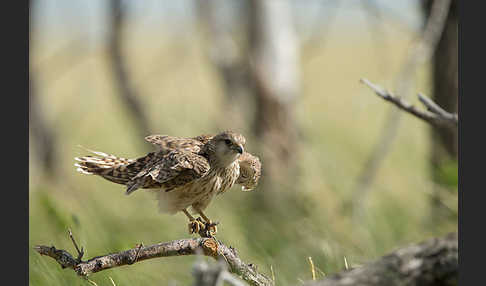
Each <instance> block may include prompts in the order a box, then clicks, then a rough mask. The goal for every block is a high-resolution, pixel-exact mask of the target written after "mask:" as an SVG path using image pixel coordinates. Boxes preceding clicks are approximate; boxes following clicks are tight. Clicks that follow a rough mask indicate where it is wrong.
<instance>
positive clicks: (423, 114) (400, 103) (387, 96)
mask: <svg viewBox="0 0 486 286" xmlns="http://www.w3.org/2000/svg"><path fill="white" fill-rule="evenodd" d="M360 81H361V82H362V83H364V84H366V85H367V86H368V87H370V88H371V89H372V90H373V91H374V92H375V93H376V94H377V95H378V96H379V97H381V98H383V99H384V100H386V101H388V102H391V103H393V104H394V105H396V106H397V107H398V108H400V109H401V110H403V111H405V112H408V113H410V114H412V115H414V116H415V117H418V118H420V119H422V120H424V121H425V122H427V123H430V124H431V125H433V126H437V127H443V126H447V127H449V128H457V124H458V118H457V114H452V113H449V112H447V111H445V110H443V109H442V108H441V107H439V106H438V105H437V104H435V103H434V102H433V101H432V100H430V99H429V98H427V97H425V96H424V95H421V94H419V95H418V97H419V100H420V102H422V103H423V104H424V105H425V107H426V108H427V109H428V110H430V111H426V110H423V111H422V110H419V109H417V108H415V106H413V105H412V104H410V103H408V102H407V101H405V100H403V99H402V98H400V97H398V96H395V95H393V94H391V93H390V92H388V91H387V90H385V89H384V88H382V87H380V86H378V85H376V84H373V83H371V82H370V81H369V80H367V79H364V78H363V79H361V80H360Z"/></svg>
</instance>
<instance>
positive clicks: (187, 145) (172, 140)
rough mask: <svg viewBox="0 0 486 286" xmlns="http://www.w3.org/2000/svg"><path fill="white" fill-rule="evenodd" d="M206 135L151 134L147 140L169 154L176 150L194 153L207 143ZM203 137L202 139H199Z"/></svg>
mask: <svg viewBox="0 0 486 286" xmlns="http://www.w3.org/2000/svg"><path fill="white" fill-rule="evenodd" d="M205 138H206V137H204V135H202V136H198V137H194V138H181V137H175V136H168V135H149V136H147V137H145V141H147V142H149V143H152V144H153V145H155V146H156V148H157V151H162V153H164V154H167V153H169V152H170V151H174V150H184V151H187V152H192V153H199V152H200V151H201V148H202V146H203V145H204V144H205V143H207V140H204V139H205ZM199 139H202V140H199Z"/></svg>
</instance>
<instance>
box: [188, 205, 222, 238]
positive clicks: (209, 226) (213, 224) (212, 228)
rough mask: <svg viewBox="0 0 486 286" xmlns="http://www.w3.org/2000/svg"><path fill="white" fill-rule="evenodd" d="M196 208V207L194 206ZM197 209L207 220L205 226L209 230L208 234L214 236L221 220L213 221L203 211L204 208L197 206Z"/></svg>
mask: <svg viewBox="0 0 486 286" xmlns="http://www.w3.org/2000/svg"><path fill="white" fill-rule="evenodd" d="M193 208H194V207H193ZM195 210H196V211H197V213H199V214H200V215H201V217H202V218H203V219H204V221H206V224H205V227H206V230H207V234H208V236H213V235H214V234H216V232H218V228H217V227H216V225H218V224H219V222H212V221H211V220H210V219H209V218H208V217H207V216H206V215H205V214H204V213H203V212H202V210H200V209H198V208H195Z"/></svg>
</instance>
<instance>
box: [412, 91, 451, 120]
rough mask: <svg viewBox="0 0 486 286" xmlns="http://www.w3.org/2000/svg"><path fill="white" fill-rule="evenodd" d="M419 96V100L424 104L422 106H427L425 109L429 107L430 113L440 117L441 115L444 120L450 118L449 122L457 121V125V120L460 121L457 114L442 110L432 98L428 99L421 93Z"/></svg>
mask: <svg viewBox="0 0 486 286" xmlns="http://www.w3.org/2000/svg"><path fill="white" fill-rule="evenodd" d="M417 96H418V99H419V100H420V102H422V104H423V105H425V107H427V110H428V111H430V112H433V113H435V114H438V115H440V116H441V117H444V118H450V119H449V120H453V121H456V123H457V120H458V118H457V114H455V113H450V112H447V111H445V110H444V109H442V107H440V106H439V105H437V104H436V103H435V102H433V101H432V100H431V99H430V98H428V97H426V96H425V95H423V94H420V93H419V94H418V95H417Z"/></svg>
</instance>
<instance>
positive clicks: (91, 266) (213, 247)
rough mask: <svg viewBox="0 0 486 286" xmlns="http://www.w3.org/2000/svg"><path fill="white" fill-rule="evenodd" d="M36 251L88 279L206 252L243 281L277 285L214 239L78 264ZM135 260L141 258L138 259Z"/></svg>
mask: <svg viewBox="0 0 486 286" xmlns="http://www.w3.org/2000/svg"><path fill="white" fill-rule="evenodd" d="M34 249H35V250H36V251H37V252H39V253H40V254H41V255H46V256H49V257H52V258H53V259H55V260H56V261H57V262H58V263H59V264H60V265H61V267H62V268H71V269H73V270H74V271H75V272H76V273H77V274H78V275H80V276H82V277H85V278H86V277H88V275H90V274H92V273H96V272H99V271H103V270H106V269H110V268H113V267H119V266H123V265H131V264H134V263H137V262H140V261H143V260H147V259H152V258H158V257H169V256H181V255H196V254H199V253H201V250H202V253H201V254H203V255H205V256H209V257H213V258H215V259H218V258H224V260H225V261H226V262H227V263H228V266H229V271H230V272H232V273H235V274H237V275H239V276H241V278H242V279H243V280H245V281H246V282H248V283H250V284H251V285H256V286H264V285H274V283H273V281H272V279H271V278H269V277H267V276H265V275H264V274H261V273H259V272H258V271H257V269H256V266H255V265H253V264H247V263H245V262H243V261H242V260H241V259H240V258H239V257H238V254H237V252H236V250H235V249H234V248H232V247H227V246H226V245H224V244H223V243H222V242H220V241H217V240H215V239H214V238H192V239H179V240H173V241H169V242H161V243H157V244H154V245H150V246H145V247H143V246H142V247H140V246H138V247H135V248H132V249H129V250H126V251H121V252H118V253H111V254H106V255H101V256H97V257H93V258H91V259H89V260H86V261H81V260H79V261H78V260H77V259H75V258H74V257H73V256H72V255H71V254H70V253H69V252H67V251H66V250H63V249H56V248H55V247H54V246H45V245H37V246H35V247H34ZM137 253H138V255H137ZM135 257H137V259H136V260H135Z"/></svg>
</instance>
